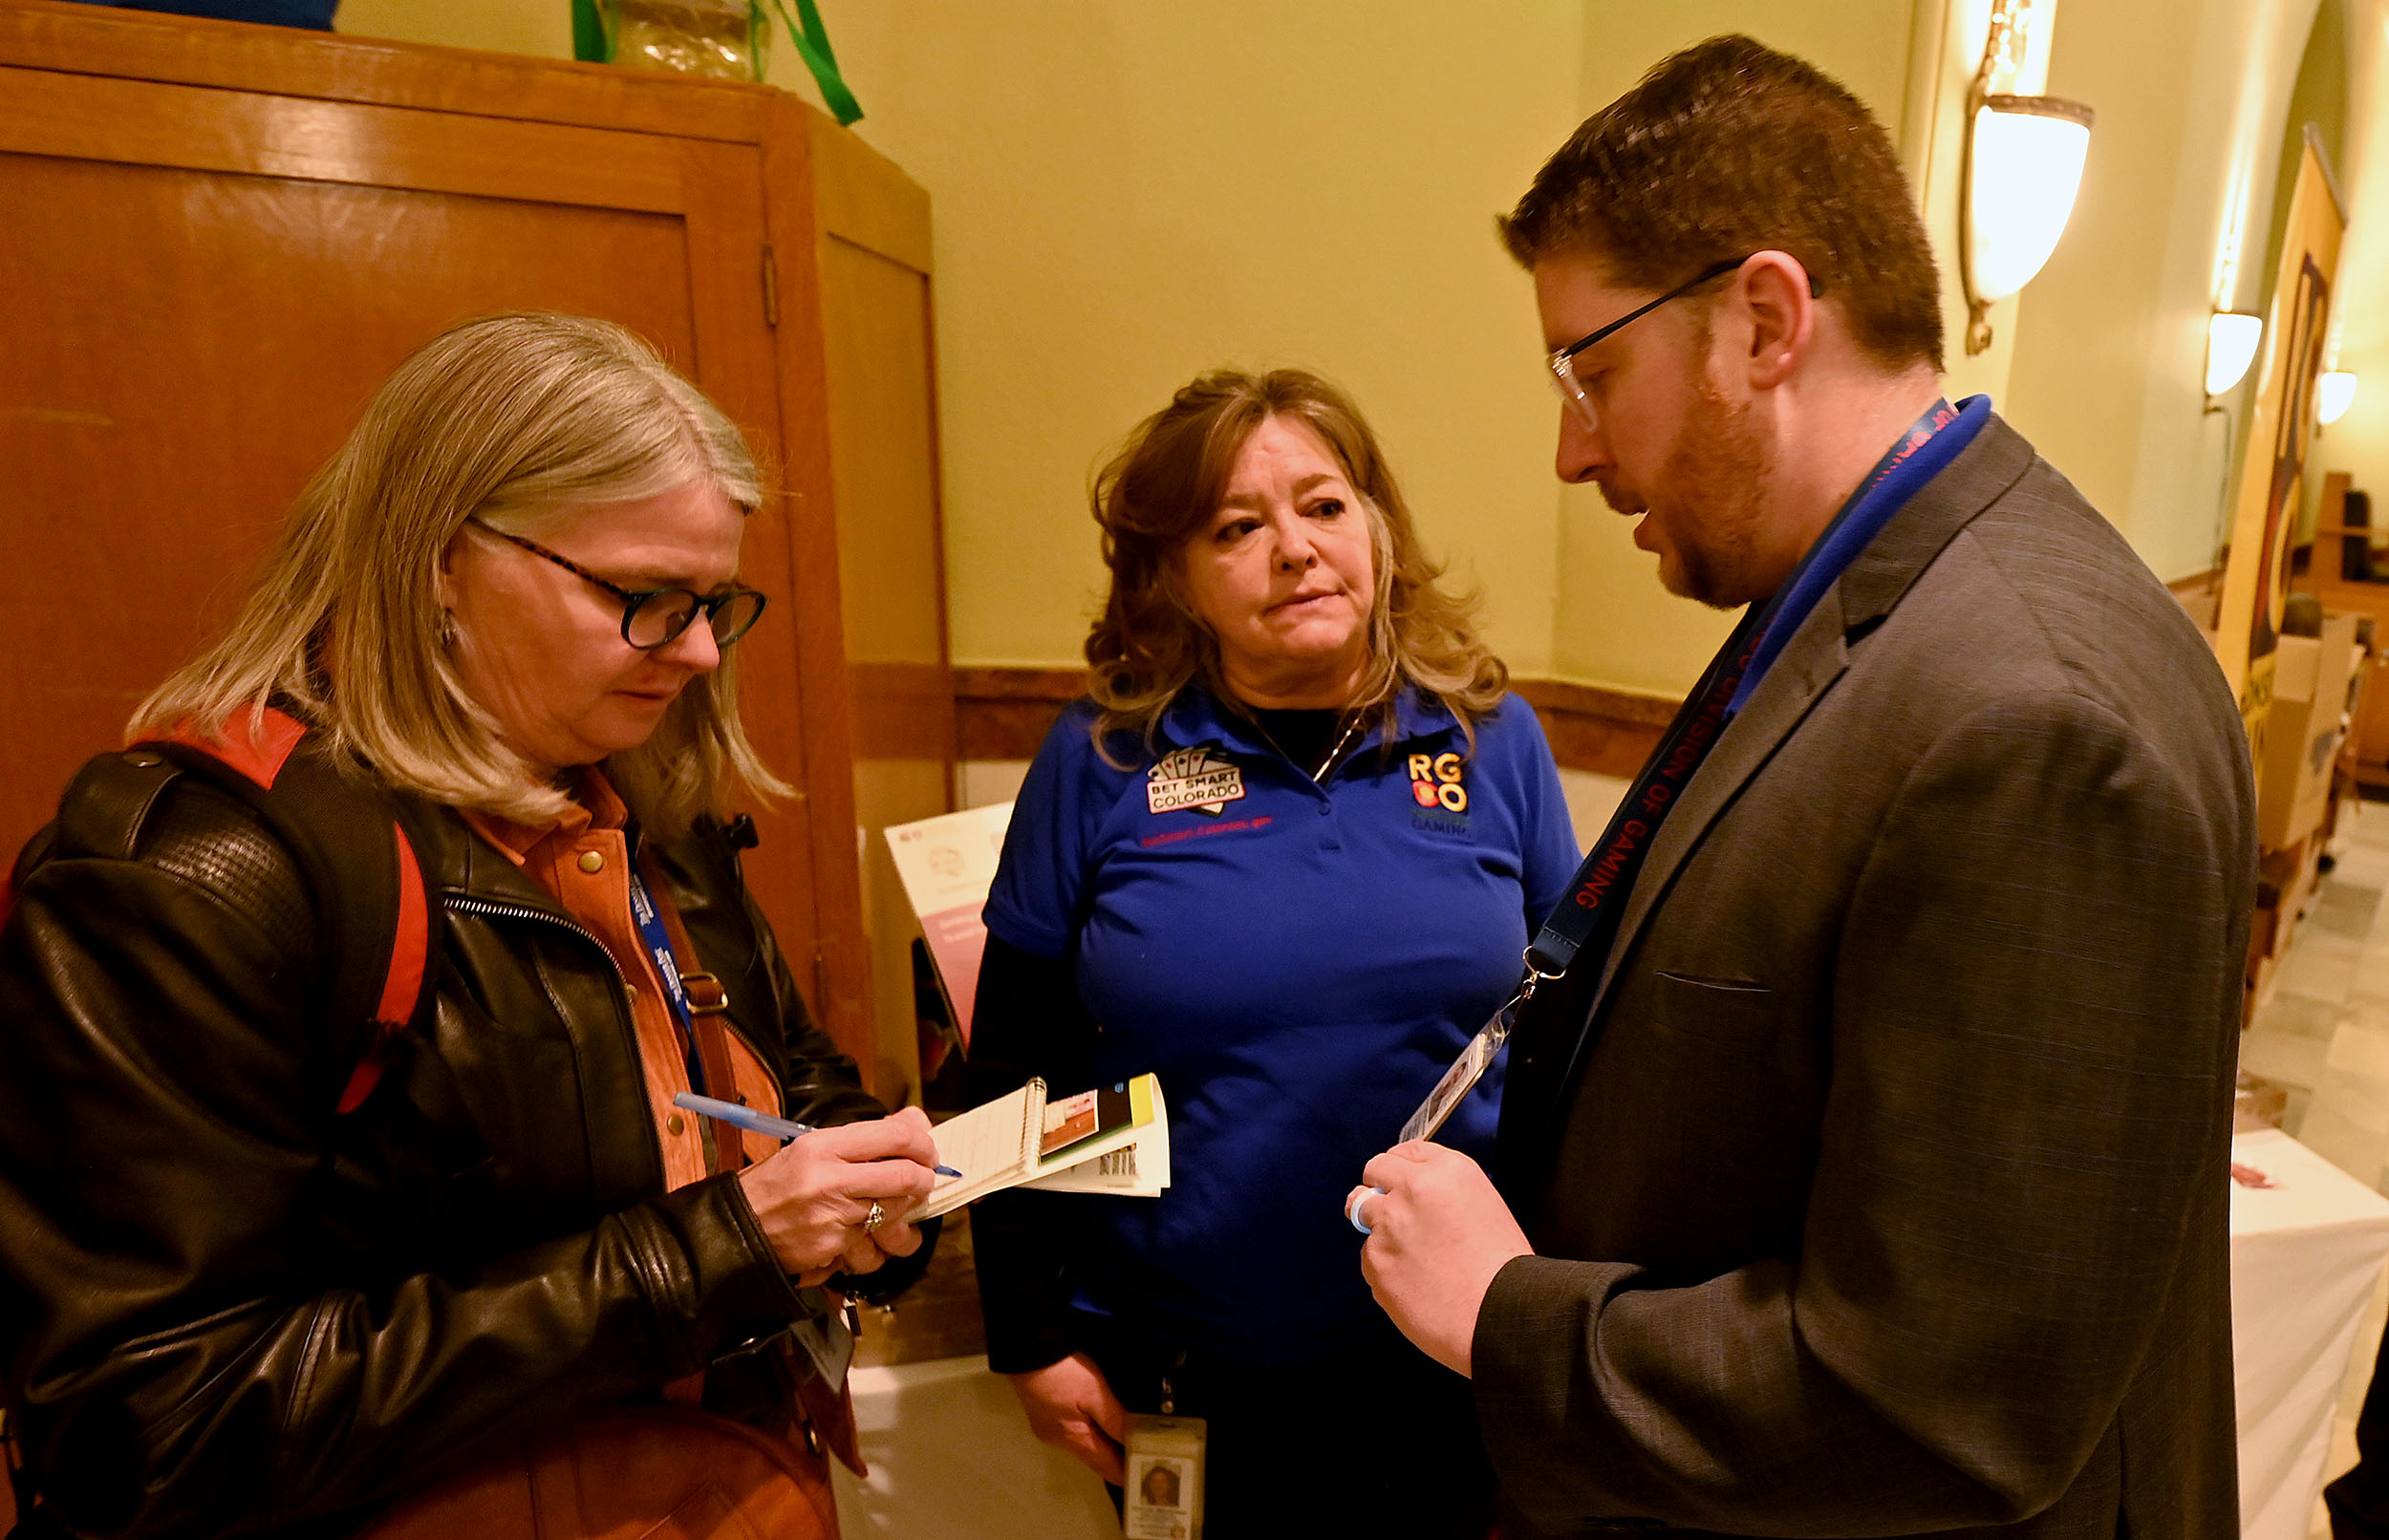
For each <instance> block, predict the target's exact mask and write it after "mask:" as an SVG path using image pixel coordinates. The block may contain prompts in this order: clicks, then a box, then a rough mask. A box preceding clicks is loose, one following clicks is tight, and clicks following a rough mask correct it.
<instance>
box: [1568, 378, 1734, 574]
mask: <svg viewBox="0 0 2389 1540" xmlns="http://www.w3.org/2000/svg"><path fill="white" fill-rule="evenodd" d="M1774 465H1775V459H1774V456H1773V454H1772V453H1771V452H1770V449H1769V446H1768V443H1767V441H1766V438H1765V437H1764V436H1763V435H1762V434H1761V433H1760V432H1759V430H1758V427H1757V425H1756V424H1755V423H1754V422H1753V421H1752V414H1751V410H1750V408H1749V407H1748V406H1746V405H1738V404H1735V403H1732V402H1729V401H1727V400H1726V399H1725V397H1724V396H1720V395H1718V394H1717V390H1716V387H1715V386H1713V385H1711V383H1710V381H1709V379H1708V378H1707V376H1706V375H1704V376H1702V377H1700V378H1698V379H1696V380H1694V381H1693V383H1692V386H1691V399H1690V402H1689V403H1688V405H1687V407H1686V410H1685V413H1684V417H1683V420H1682V422H1681V423H1680V424H1679V425H1678V427H1677V429H1676V436H1675V441H1674V442H1673V443H1671V444H1669V445H1668V453H1667V456H1666V458H1665V459H1664V460H1661V462H1660V467H1659V475H1658V477H1657V479H1656V482H1655V484H1654V485H1653V486H1652V488H1651V491H1650V495H1649V497H1648V499H1647V503H1648V505H1649V509H1650V511H1649V512H1648V513H1646V515H1645V516H1644V517H1646V518H1648V519H1653V520H1658V521H1660V523H1659V528H1660V529H1661V530H1662V531H1664V538H1665V540H1666V543H1667V545H1668V548H1669V549H1670V550H1671V551H1672V552H1673V554H1674V560H1673V561H1669V560H1668V559H1667V558H1666V557H1664V556H1663V557H1662V558H1661V560H1660V563H1659V580H1660V582H1662V583H1664V584H1665V585H1667V588H1668V592H1670V593H1674V594H1677V595H1680V596H1681V597H1683V598H1687V599H1696V600H1698V601H1699V602H1700V603H1702V604H1705V605H1708V606H1710V607H1711V609H1716V610H1735V609H1739V608H1740V607H1742V606H1743V605H1746V604H1749V603H1751V602H1752V601H1753V600H1754V599H1763V598H1765V597H1767V591H1766V589H1765V588H1764V585H1763V583H1762V581H1761V580H1760V578H1759V577H1758V576H1757V574H1756V572H1755V570H1754V569H1755V568H1756V567H1758V566H1759V552H1758V537H1759V529H1760V527H1761V525H1762V524H1764V522H1765V513H1764V506H1763V504H1764V500H1765V496H1766V487H1767V483H1768V481H1769V478H1770V473H1771V472H1772V471H1773V469H1774ZM1606 495H1607V493H1606V489H1605V488H1604V489H1603V496H1604V498H1605V497H1606ZM1611 506H1612V507H1615V506H1616V504H1615V503H1611Z"/></svg>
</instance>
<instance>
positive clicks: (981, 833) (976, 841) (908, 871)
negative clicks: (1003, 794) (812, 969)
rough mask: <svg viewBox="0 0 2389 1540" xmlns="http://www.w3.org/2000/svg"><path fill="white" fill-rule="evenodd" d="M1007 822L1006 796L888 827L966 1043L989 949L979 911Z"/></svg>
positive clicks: (897, 861) (899, 871) (891, 845)
mask: <svg viewBox="0 0 2389 1540" xmlns="http://www.w3.org/2000/svg"><path fill="white" fill-rule="evenodd" d="M1011 823H1012V804H1011V803H1010V802H1003V803H1001V804H999V805H996V806H992V807H972V808H967V809H965V810H964V811H962V812H959V813H945V814H941V815H939V816H938V817H936V818H925V819H922V820H920V821H919V822H918V823H895V824H891V825H890V826H889V828H888V830H887V834H888V850H889V853H890V854H892V855H893V856H894V857H895V868H896V875H897V876H898V877H900V878H901V879H903V882H904V896H905V897H906V898H907V899H909V900H910V901H911V902H912V905H913V912H914V913H915V915H917V916H919V918H920V922H921V935H922V937H923V938H924V939H925V940H926V941H927V942H928V943H929V957H930V961H932V962H934V963H936V966H937V982H938V984H939V986H940V987H941V988H943V989H944V991H945V995H946V1004H947V1007H948V1009H950V1010H951V1011H952V1012H953V1015H954V1025H955V1030H956V1031H957V1032H958V1033H959V1034H960V1035H961V1038H962V1046H963V1047H964V1048H965V1049H967V1048H969V1046H970V1042H971V1000H972V998H973V996H975V995H977V994H978V993H979V958H980V956H981V955H983V954H984V953H985V952H986V950H987V927H986V925H985V923H984V922H982V921H981V920H980V918H979V911H980V910H982V909H985V908H986V907H987V889H988V888H990V887H992V886H993V885H994V883H995V880H996V859H997V857H999V856H1001V854H1002V853H1003V831H1004V830H1005V829H1006V828H1007V827H1009V826H1010V825H1011Z"/></svg>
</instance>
